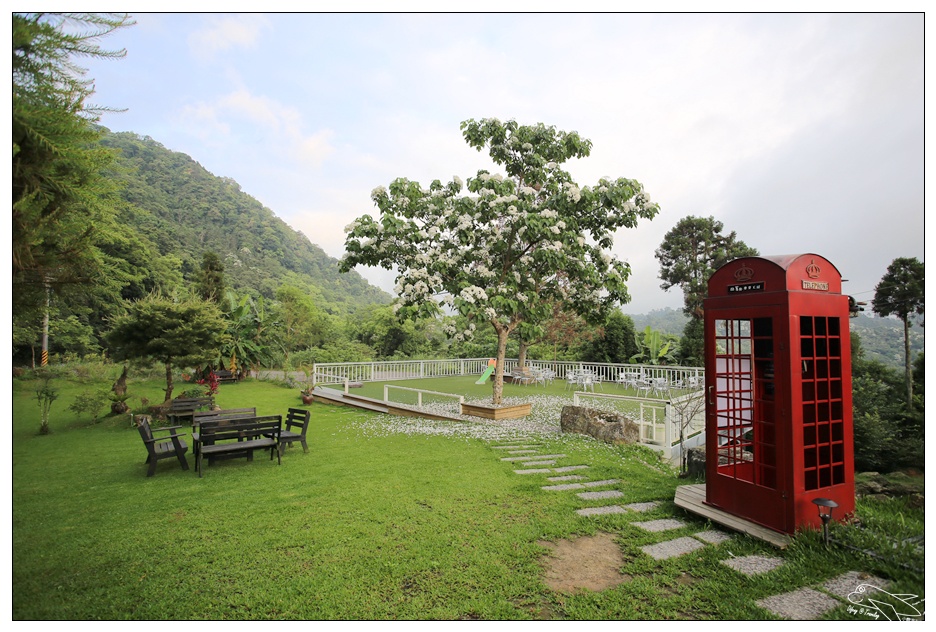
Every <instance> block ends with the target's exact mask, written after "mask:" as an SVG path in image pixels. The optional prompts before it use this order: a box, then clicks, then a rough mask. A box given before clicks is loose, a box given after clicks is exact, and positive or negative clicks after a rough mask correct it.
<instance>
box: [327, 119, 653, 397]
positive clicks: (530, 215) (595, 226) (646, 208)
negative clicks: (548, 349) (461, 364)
mask: <svg viewBox="0 0 936 632" xmlns="http://www.w3.org/2000/svg"><path fill="white" fill-rule="evenodd" d="M461 129H462V134H463V137H464V139H465V141H466V142H467V143H468V144H469V146H471V147H474V148H476V149H478V150H479V151H480V150H482V149H487V151H488V154H489V155H490V157H491V159H492V160H493V161H494V162H495V163H496V164H498V165H500V166H502V167H504V169H505V170H506V172H507V177H504V176H503V175H501V174H491V173H489V172H488V171H487V170H481V171H478V173H477V176H476V177H474V178H469V179H468V182H467V187H466V188H467V192H468V195H466V194H464V193H462V190H463V188H465V185H464V184H463V182H462V181H461V179H460V178H458V177H455V178H454V179H453V180H452V181H451V182H449V183H447V184H444V185H443V184H442V182H441V181H439V180H434V181H433V182H432V183H431V184H430V185H429V187H428V188H425V187H423V186H422V185H420V184H419V183H418V182H414V181H411V180H408V179H406V178H398V179H396V180H394V181H393V182H392V183H391V184H390V187H389V189H387V188H384V187H382V186H381V187H377V188H376V189H374V190H373V192H372V193H371V199H372V200H373V201H374V203H375V204H376V206H377V208H378V209H379V211H380V216H379V217H378V218H376V219H375V218H373V217H371V216H370V215H364V216H362V217H359V218H358V219H356V220H355V221H354V222H352V224H351V225H350V226H349V227H348V229H347V230H348V236H347V238H346V240H345V250H346V253H345V257H344V258H343V259H342V262H341V269H342V270H350V269H351V268H353V267H354V266H355V265H368V266H381V267H384V268H388V269H389V268H391V267H396V269H397V270H398V276H397V293H398V295H399V306H400V313H401V315H403V316H410V317H413V316H416V317H430V316H436V315H438V314H441V313H442V312H443V307H444V306H448V307H450V308H451V309H454V310H455V311H457V312H458V313H459V314H460V315H462V316H464V317H466V318H467V319H468V320H469V322H468V330H467V331H466V332H460V333H456V332H451V333H452V334H453V335H455V336H456V340H457V339H459V338H464V337H465V335H466V334H468V335H471V334H473V332H474V331H475V330H476V329H477V325H478V324H482V323H486V324H489V325H490V326H491V327H492V328H493V329H494V330H495V331H496V332H497V336H498V348H497V358H498V367H499V369H498V371H497V373H496V377H495V380H494V402H495V403H499V401H500V396H501V392H502V388H503V379H502V378H503V373H502V371H503V359H504V355H505V352H506V344H507V338H508V336H509V335H510V334H511V332H513V331H514V330H516V329H517V328H518V327H519V326H520V325H521V323H523V324H525V325H526V327H527V328H533V329H536V328H538V327H540V326H541V325H542V324H543V323H544V322H545V321H547V320H548V319H549V318H550V317H551V316H552V312H553V305H554V304H556V303H559V304H562V305H564V307H565V308H567V309H569V310H570V311H573V312H575V313H577V314H579V315H581V316H582V317H584V318H585V319H586V320H588V321H589V322H593V323H601V322H604V321H605V320H606V318H607V316H608V314H609V313H610V312H611V310H612V309H613V308H614V307H616V306H617V305H618V304H619V303H623V302H626V301H628V300H629V298H630V297H629V295H628V294H627V286H626V285H625V281H626V279H627V278H628V276H629V274H630V267H629V265H628V264H627V263H626V262H624V261H621V260H619V259H617V258H615V257H614V256H613V255H611V254H610V250H611V247H612V245H613V240H614V233H615V231H617V230H618V229H620V228H632V227H634V226H636V224H637V222H638V220H639V219H652V218H653V217H654V216H655V215H656V214H657V212H658V211H659V209H658V207H657V205H656V204H654V203H652V202H651V201H650V199H649V196H648V195H647V194H646V192H645V191H644V189H643V186H642V185H641V184H640V183H639V182H636V181H634V180H627V179H625V178H619V179H617V180H614V181H611V180H608V179H602V180H600V181H599V183H598V184H597V185H596V186H594V187H579V186H578V185H577V184H576V183H575V182H574V181H573V180H572V177H571V176H570V174H569V173H568V172H566V171H564V170H563V169H562V168H561V165H562V164H563V163H565V162H567V161H568V160H570V159H572V158H583V157H586V156H588V155H589V153H590V151H591V141H589V140H587V139H583V138H581V137H580V136H579V135H578V134H577V133H576V132H563V131H557V130H556V128H555V127H552V126H546V125H543V124H542V123H539V124H537V125H532V126H525V125H519V124H517V123H516V122H515V121H507V122H506V123H502V122H500V121H498V120H497V119H482V120H481V121H475V120H467V121H464V122H463V123H462V125H461ZM440 296H441V297H442V298H441V300H439V299H438V297H440ZM537 335H538V332H535V331H528V332H527V334H526V338H527V340H529V339H531V338H532V337H534V336H537Z"/></svg>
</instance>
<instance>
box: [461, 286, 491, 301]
mask: <svg viewBox="0 0 936 632" xmlns="http://www.w3.org/2000/svg"><path fill="white" fill-rule="evenodd" d="M459 296H460V297H461V298H462V300H464V301H466V302H468V303H472V304H473V303H474V302H475V301H479V300H480V301H486V300H487V299H488V295H487V292H485V291H484V289H482V288H480V287H478V286H477V285H469V286H468V287H466V288H465V289H463V290H462V291H461V292H460V293H459Z"/></svg>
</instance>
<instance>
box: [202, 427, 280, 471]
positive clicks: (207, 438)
mask: <svg viewBox="0 0 936 632" xmlns="http://www.w3.org/2000/svg"><path fill="white" fill-rule="evenodd" d="M282 428H283V417H282V415H270V416H266V417H248V418H243V419H218V420H215V421H203V422H202V423H201V425H200V426H199V428H198V432H197V433H193V434H192V438H193V439H194V442H195V471H197V472H198V477H199V478H201V476H202V458H203V457H208V459H209V463H211V462H213V461H214V460H215V459H217V458H225V457H229V458H237V457H246V458H247V460H248V461H252V460H253V452H254V450H265V449H269V450H270V460H271V461H272V460H273V454H274V453H276V461H277V464H281V460H280V453H279V441H280V432H281V431H282Z"/></svg>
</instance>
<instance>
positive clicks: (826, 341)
mask: <svg viewBox="0 0 936 632" xmlns="http://www.w3.org/2000/svg"><path fill="white" fill-rule="evenodd" d="M799 321H800V353H801V357H802V362H803V366H802V394H803V404H802V405H803V467H804V468H805V471H804V481H805V487H806V491H811V490H815V489H820V488H823V487H829V486H831V485H838V484H841V483H844V482H845V467H844V461H845V446H844V434H845V433H844V418H843V413H844V408H843V405H842V358H841V348H842V346H841V343H842V341H841V338H840V336H841V334H840V332H841V331H842V329H843V328H842V326H841V323H840V322H839V319H838V318H836V317H825V316H801V317H800V319H799ZM845 331H847V328H845Z"/></svg>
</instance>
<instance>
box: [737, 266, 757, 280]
mask: <svg viewBox="0 0 936 632" xmlns="http://www.w3.org/2000/svg"><path fill="white" fill-rule="evenodd" d="M734 278H735V281H739V282H741V283H743V282H745V281H750V280H751V279H753V278H754V270H753V269H752V268H750V267H748V265H747V264H741V267H740V268H738V269H737V270H735V273H734Z"/></svg>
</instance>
